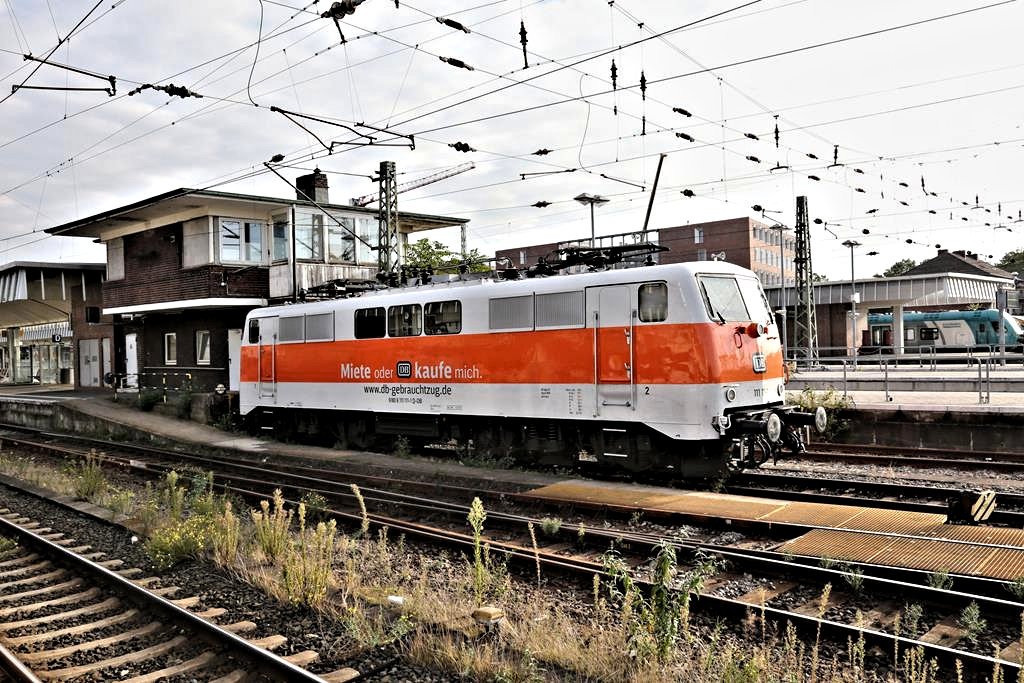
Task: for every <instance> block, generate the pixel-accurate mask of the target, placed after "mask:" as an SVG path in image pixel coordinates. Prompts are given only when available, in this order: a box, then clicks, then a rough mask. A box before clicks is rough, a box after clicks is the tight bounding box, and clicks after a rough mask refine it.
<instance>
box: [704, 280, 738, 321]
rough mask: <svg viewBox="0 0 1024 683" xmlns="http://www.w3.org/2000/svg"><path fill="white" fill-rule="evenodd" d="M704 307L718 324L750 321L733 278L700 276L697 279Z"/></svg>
mask: <svg viewBox="0 0 1024 683" xmlns="http://www.w3.org/2000/svg"><path fill="white" fill-rule="evenodd" d="M697 281H698V282H699V283H700V291H701V294H702V295H703V297H704V305H705V306H706V307H707V311H708V315H709V316H710V317H711V319H712V320H714V321H716V322H720V323H725V322H728V321H747V320H751V316H750V314H749V313H748V312H747V307H746V305H745V304H744V303H743V295H742V294H740V286H739V284H738V283H737V282H736V278H734V277H725V276H721V275H701V276H699V277H698V278H697Z"/></svg>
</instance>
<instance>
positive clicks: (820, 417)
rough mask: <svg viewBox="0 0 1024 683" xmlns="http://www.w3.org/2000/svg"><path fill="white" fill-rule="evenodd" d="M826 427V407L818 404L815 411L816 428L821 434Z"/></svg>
mask: <svg viewBox="0 0 1024 683" xmlns="http://www.w3.org/2000/svg"><path fill="white" fill-rule="evenodd" d="M826 427H828V415H827V414H826V413H825V408H824V407H822V406H818V408H817V409H816V410H815V411H814V428H815V429H817V430H818V433H819V434H824V433H825V428H826Z"/></svg>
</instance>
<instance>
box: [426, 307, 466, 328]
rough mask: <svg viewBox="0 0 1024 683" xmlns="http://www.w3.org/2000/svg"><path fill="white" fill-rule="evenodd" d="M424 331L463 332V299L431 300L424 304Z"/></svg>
mask: <svg viewBox="0 0 1024 683" xmlns="http://www.w3.org/2000/svg"><path fill="white" fill-rule="evenodd" d="M423 331H424V332H425V333H426V334H458V333H459V332H462V302H461V301H431V302H430V303H429V304H425V305H424V306H423Z"/></svg>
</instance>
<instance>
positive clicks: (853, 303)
mask: <svg viewBox="0 0 1024 683" xmlns="http://www.w3.org/2000/svg"><path fill="white" fill-rule="evenodd" d="M843 246H844V247H849V248H850V317H851V318H852V319H853V322H852V325H853V332H852V334H851V335H850V339H851V340H852V342H853V344H852V348H853V353H852V354H851V355H852V356H853V367H854V369H856V367H857V284H856V281H855V280H854V277H853V248H854V247H859V246H860V242H858V241H856V240H846V241H845V242H843Z"/></svg>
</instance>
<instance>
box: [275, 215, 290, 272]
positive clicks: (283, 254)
mask: <svg viewBox="0 0 1024 683" xmlns="http://www.w3.org/2000/svg"><path fill="white" fill-rule="evenodd" d="M271 258H273V260H275V261H287V260H288V216H287V215H285V214H283V215H279V216H274V228H273V251H272V253H271Z"/></svg>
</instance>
